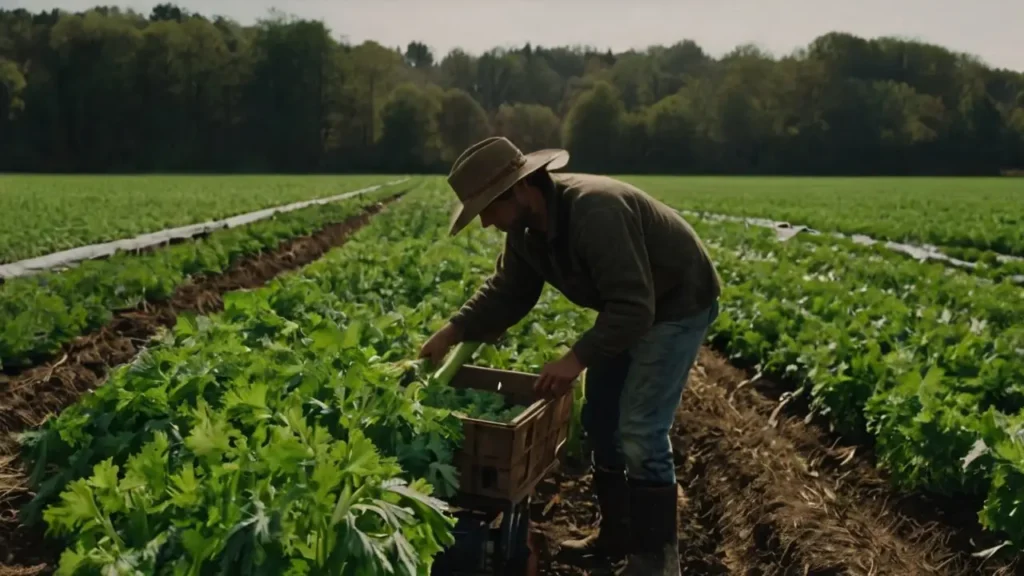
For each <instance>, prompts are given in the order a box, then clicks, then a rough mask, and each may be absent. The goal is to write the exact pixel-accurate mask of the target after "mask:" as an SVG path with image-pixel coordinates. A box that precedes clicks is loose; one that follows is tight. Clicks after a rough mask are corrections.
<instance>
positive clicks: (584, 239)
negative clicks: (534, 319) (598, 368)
mask: <svg viewBox="0 0 1024 576" xmlns="http://www.w3.org/2000/svg"><path fill="white" fill-rule="evenodd" d="M551 177H552V179H553V180H554V189H553V190H549V191H548V199H547V210H548V225H547V228H548V230H547V232H546V233H544V232H539V231H536V230H529V229H526V230H522V231H515V232H510V233H509V234H508V235H507V236H506V239H505V249H504V251H503V252H502V254H501V255H500V256H499V258H498V261H497V265H496V267H495V271H494V274H493V275H492V276H491V277H490V278H488V279H487V281H486V282H485V283H484V285H483V286H481V287H480V289H479V290H478V291H477V292H476V294H475V295H473V297H472V298H470V300H469V301H468V302H466V304H465V305H464V306H463V307H462V309H461V310H459V311H458V313H456V314H455V315H454V316H453V317H452V323H453V324H455V325H457V326H460V327H461V328H462V329H463V330H464V339H466V340H473V341H490V340H492V339H494V338H496V337H498V336H500V335H501V334H503V333H504V332H505V331H506V330H507V329H508V328H510V327H511V326H513V325H515V324H516V323H517V322H519V321H520V320H521V319H522V318H523V317H524V316H526V314H527V313H529V311H530V310H531V309H532V308H533V306H534V305H535V304H536V303H537V300H538V298H539V297H540V294H541V291H542V289H543V287H544V283H545V282H548V283H550V284H551V285H552V286H554V287H555V288H556V289H558V290H559V291H560V292H561V293H562V294H564V295H565V296H566V298H568V299H569V300H570V301H571V302H573V303H575V304H577V305H579V306H583V307H586V308H591V309H593V310H596V311H598V317H597V321H596V322H595V324H594V326H593V328H591V329H590V330H588V331H586V332H585V333H584V334H583V335H582V336H581V338H580V339H579V341H578V342H576V344H575V345H574V346H573V350H574V351H575V352H576V356H577V357H578V358H579V359H580V361H581V362H582V363H583V364H584V365H585V366H589V365H591V364H593V363H594V362H595V361H598V360H600V359H601V358H609V357H612V356H615V355H618V354H619V353H621V352H623V351H625V350H627V349H629V348H630V347H631V346H632V345H633V344H634V343H635V342H636V341H637V340H638V339H639V338H640V337H642V336H643V335H644V334H645V333H646V332H647V330H648V329H649V328H650V327H651V326H652V324H654V323H656V322H663V321H667V320H678V319H681V318H684V317H686V316H690V315H693V314H696V313H698V312H700V311H702V310H704V309H706V308H708V307H710V306H711V305H712V304H713V303H714V301H715V299H717V298H718V296H719V295H720V292H721V281H720V279H719V276H718V273H717V271H716V270H715V267H714V265H713V264H712V262H711V259H710V258H709V257H708V254H707V251H706V249H705V248H704V245H703V244H702V243H701V241H700V239H699V238H698V237H697V234H696V232H694V230H693V228H691V227H690V225H689V224H688V223H687V222H686V221H685V220H683V218H682V217H681V216H680V215H679V214H677V213H676V212H675V211H674V210H672V209H671V208H669V207H668V206H665V205H664V204H662V203H661V202H659V201H657V200H655V199H654V198H652V197H650V196H648V195H647V194H645V193H644V192H643V191H641V190H639V189H637V188H636V187H634V186H631V185H629V184H626V183H625V182H621V181H618V180H615V179H612V178H608V177H604V176H593V175H588V174H560V173H555V174H552V175H551Z"/></svg>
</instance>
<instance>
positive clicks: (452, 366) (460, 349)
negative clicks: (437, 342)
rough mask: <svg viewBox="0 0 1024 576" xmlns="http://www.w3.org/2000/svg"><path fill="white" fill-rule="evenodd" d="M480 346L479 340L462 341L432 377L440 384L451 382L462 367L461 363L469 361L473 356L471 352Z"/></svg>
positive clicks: (446, 384) (445, 384)
mask: <svg viewBox="0 0 1024 576" xmlns="http://www.w3.org/2000/svg"><path fill="white" fill-rule="evenodd" d="M477 348H480V343H479V342H462V343H460V344H459V345H458V346H456V347H455V350H454V351H452V353H451V354H449V355H448V358H447V359H446V360H445V362H444V364H443V365H442V366H441V368H439V369H438V371H437V372H435V373H434V379H435V380H437V381H438V382H439V383H440V384H442V385H444V386H448V385H449V384H451V382H452V378H454V377H455V374H456V373H457V372H458V371H459V369H460V368H462V365H463V364H465V363H466V362H468V361H469V359H470V358H472V357H473V353H474V352H476V351H477Z"/></svg>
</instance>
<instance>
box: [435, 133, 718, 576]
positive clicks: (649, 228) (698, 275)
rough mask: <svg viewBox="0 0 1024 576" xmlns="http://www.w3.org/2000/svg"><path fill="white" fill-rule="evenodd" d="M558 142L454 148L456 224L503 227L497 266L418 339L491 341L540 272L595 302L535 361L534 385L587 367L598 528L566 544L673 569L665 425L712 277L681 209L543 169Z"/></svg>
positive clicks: (445, 347)
mask: <svg viewBox="0 0 1024 576" xmlns="http://www.w3.org/2000/svg"><path fill="white" fill-rule="evenodd" d="M568 157H569V155H568V152H566V151H565V150H541V151H538V152H534V153H531V154H525V155H524V154H523V153H522V152H520V150H519V149H518V148H516V147H515V145H513V144H512V143H511V142H510V141H508V140H507V139H505V138H488V139H486V140H483V141H482V142H479V143H477V144H475V145H473V146H471V147H470V148H469V149H468V150H466V151H465V152H464V153H463V154H462V156H460V157H459V159H458V160H456V162H455V164H454V166H453V167H452V170H451V174H450V175H449V177H448V182H449V185H450V186H451V187H452V189H453V190H454V191H455V193H456V195H457V196H458V198H459V199H460V200H461V202H462V206H461V209H460V210H459V211H458V213H457V214H456V216H455V219H454V220H453V222H452V225H451V230H450V232H451V234H452V235H454V234H457V233H458V232H459V231H461V230H462V229H463V228H465V227H466V226H467V225H468V224H469V223H470V222H471V221H472V220H473V219H474V218H475V217H477V216H480V221H481V224H482V225H483V226H484V227H489V226H494V227H496V228H498V229H499V230H501V231H502V232H504V233H505V234H506V239H505V247H504V251H503V252H502V254H501V256H500V257H499V258H498V261H497V264H496V268H495V271H494V274H493V275H492V276H491V277H490V278H489V279H488V280H487V281H486V282H485V283H484V285H483V286H482V287H481V288H480V289H479V290H478V291H477V292H476V294H475V295H474V296H473V297H472V298H470V300H469V301H468V302H466V303H465V305H464V306H463V307H462V309H461V310H459V311H458V312H457V313H456V314H455V315H454V316H453V317H452V318H451V320H450V322H449V323H448V324H447V325H446V326H445V327H444V328H442V329H441V330H439V331H438V332H437V333H436V334H434V335H433V336H431V338H430V339H429V340H428V341H427V342H426V343H425V344H424V345H423V348H422V350H421V352H420V355H421V357H428V358H430V359H432V360H434V361H435V362H440V361H442V360H443V359H444V356H445V355H446V354H447V353H448V351H449V349H450V348H451V347H452V346H454V345H455V344H457V343H459V342H461V341H490V340H492V339H494V338H496V337H497V336H500V335H501V334H503V333H504V332H505V331H506V330H507V329H508V328H510V327H511V326H513V325H515V324H516V323H518V322H519V321H520V320H521V319H522V318H523V317H524V316H526V314H527V313H528V312H529V311H530V310H531V309H532V308H533V306H534V305H535V304H536V303H537V300H538V298H539V297H540V294H541V291H542V289H543V287H544V283H545V282H547V283H550V284H551V285H552V286H554V287H555V288H557V289H558V290H559V291H561V292H562V293H563V294H564V295H565V296H566V297H567V298H568V299H569V300H570V301H572V302H574V303H575V304H577V305H580V306H584V307H587V308H591V309H594V310H596V311H598V316H597V321H596V322H595V324H594V326H593V327H592V328H591V329H589V330H587V331H586V332H584V333H583V334H582V336H581V337H580V338H579V340H578V341H577V342H575V343H574V345H573V346H572V348H571V350H570V351H569V352H567V353H566V354H565V355H564V356H563V357H562V358H560V359H559V360H557V361H555V362H552V363H550V364H548V365H546V366H544V368H543V369H542V371H541V373H540V377H539V378H538V380H537V384H536V387H537V390H538V391H539V392H540V393H542V394H545V395H549V396H557V395H560V394H565V393H567V392H569V389H570V388H571V386H572V382H573V381H575V380H576V378H577V377H578V376H579V375H580V373H581V372H582V371H583V370H584V369H586V370H587V377H586V381H587V382H586V388H585V404H584V408H583V426H584V429H585V431H586V433H587V437H588V439H589V440H590V443H591V444H592V447H593V463H594V486H595V491H596V493H597V498H598V502H599V506H600V510H601V523H600V527H599V529H598V531H597V532H596V534H595V535H593V536H591V537H588V538H585V539H583V540H577V541H569V542H564V543H562V546H563V549H568V550H569V551H578V552H587V553H590V554H595V553H596V554H599V555H602V556H604V557H606V558H608V559H609V561H614V560H617V559H620V558H622V557H626V556H628V559H627V566H626V572H625V574H631V575H636V576H641V575H642V576H651V575H659V574H664V575H678V574H679V573H680V572H679V559H678V551H677V536H676V477H675V468H674V466H673V459H672V451H671V446H670V440H669V429H670V427H671V426H672V423H673V419H674V416H675V413H676V409H677V408H678V405H679V402H680V398H681V395H682V392H683V387H684V385H685V383H686V379H687V375H688V374H689V371H690V368H691V366H692V365H693V363H694V360H695V359H696V356H697V352H698V350H699V348H700V346H701V344H702V342H703V340H704V337H705V335H706V333H707V330H708V327H709V326H710V324H711V323H712V322H713V321H714V320H715V318H716V316H717V314H718V298H719V294H720V280H719V276H718V273H717V272H716V270H715V267H714V265H713V264H712V262H711V260H710V258H709V256H708V253H707V251H706V250H705V247H704V245H703V244H702V243H701V241H700V239H699V238H698V237H697V234H696V233H695V232H694V230H693V229H692V228H691V227H690V225H689V224H687V223H686V222H685V221H684V220H683V218H682V217H681V216H679V214H677V213H676V212H675V211H674V210H672V209H670V208H669V207H667V206H665V205H664V204H662V203H661V202H659V201H657V200H655V199H653V198H651V197H650V196H648V195H647V194H645V193H644V192H642V191H641V190H639V189H637V188H635V187H633V186H631V185H629V184H626V183H624V182H620V181H618V180H615V179H612V178H608V177H604V176H594V175H587V174H552V171H554V170H557V169H559V168H562V167H564V166H565V165H566V164H567V163H568Z"/></svg>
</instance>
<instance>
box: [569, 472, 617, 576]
mask: <svg viewBox="0 0 1024 576" xmlns="http://www.w3.org/2000/svg"><path fill="white" fill-rule="evenodd" d="M594 492H596V493H597V503H598V506H599V507H600V511H601V519H600V523H599V524H598V529H597V532H595V533H593V534H591V535H590V536H587V537H586V538H583V539H580V540H569V541H566V542H562V543H561V548H562V551H563V552H564V553H567V554H571V555H593V556H597V557H601V558H608V559H609V560H614V559H620V558H624V557H625V556H626V553H627V552H628V545H629V490H628V486H627V484H626V475H625V472H624V471H623V470H614V471H613V470H605V469H602V468H597V469H595V470H594Z"/></svg>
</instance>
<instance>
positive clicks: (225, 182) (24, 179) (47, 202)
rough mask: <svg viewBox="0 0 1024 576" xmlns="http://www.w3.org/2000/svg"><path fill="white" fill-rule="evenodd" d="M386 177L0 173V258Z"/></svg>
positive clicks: (225, 214) (242, 210) (347, 188)
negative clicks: (24, 174) (42, 174)
mask: <svg viewBox="0 0 1024 576" xmlns="http://www.w3.org/2000/svg"><path fill="white" fill-rule="evenodd" d="M390 180H393V177H388V176H349V177H346V178H344V179H343V180H341V179H338V178H332V177H309V176H302V177H288V176H241V177H240V176H163V177H153V176H115V177H110V176H4V177H3V178H0V264H2V263H5V262H14V261H16V260H24V259H26V258H32V257H35V256H41V255H43V254H49V253H51V252H57V251H60V250H66V249H69V248H74V247H77V246H82V245H86V244H95V243H99V242H107V241H110V240H117V239H119V238H130V237H133V236H137V235H139V234H143V233H146V232H155V231H157V230H163V229H165V228H173V227H175V226H182V225H185V224H194V223H197V222H204V221H206V220H218V219H220V218H226V217H228V216H233V215H235V214H243V213H246V212H252V211H255V210H260V209H263V208H270V207H271V206H279V205H283V204H288V203H291V202H298V201H300V200H310V199H313V198H321V197H324V196H333V195H335V194H341V193H344V192H348V191H350V190H357V189H360V188H365V187H367V186H373V185H375V184H382V183H384V182H388V181H390Z"/></svg>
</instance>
